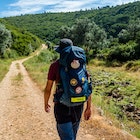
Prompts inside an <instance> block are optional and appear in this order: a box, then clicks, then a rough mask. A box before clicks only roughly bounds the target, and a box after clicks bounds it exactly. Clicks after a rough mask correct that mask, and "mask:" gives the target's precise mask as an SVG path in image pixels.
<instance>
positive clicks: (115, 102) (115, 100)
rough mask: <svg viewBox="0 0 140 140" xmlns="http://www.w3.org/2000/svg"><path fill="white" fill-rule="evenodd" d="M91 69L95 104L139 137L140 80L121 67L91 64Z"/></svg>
mask: <svg viewBox="0 0 140 140" xmlns="http://www.w3.org/2000/svg"><path fill="white" fill-rule="evenodd" d="M89 70H90V72H91V75H92V77H93V87H94V90H93V91H94V94H93V102H94V104H95V105H97V106H98V107H99V108H101V110H103V111H104V113H105V115H107V116H110V115H109V114H110V113H111V114H112V115H113V116H112V118H114V117H115V118H116V119H117V120H119V121H120V122H121V123H122V124H123V126H124V127H125V129H126V130H127V131H129V132H131V133H133V134H135V135H136V136H137V137H139V134H138V133H137V131H139V130H140V127H139V117H138V114H139V111H138V110H139V109H140V103H139V100H140V92H139V90H140V86H139V85H140V80H139V79H138V78H135V77H133V75H132V74H131V75H130V74H129V75H128V73H127V72H126V71H122V70H120V69H118V70H117V69H111V68H110V69H106V68H105V67H100V68H99V67H93V66H91V67H89ZM135 116H137V117H135ZM132 129H133V132H132V131H131V130H132Z"/></svg>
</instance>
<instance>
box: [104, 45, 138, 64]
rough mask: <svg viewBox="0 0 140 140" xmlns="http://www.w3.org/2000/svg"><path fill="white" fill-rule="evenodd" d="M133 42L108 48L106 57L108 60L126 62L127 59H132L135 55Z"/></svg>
mask: <svg viewBox="0 0 140 140" xmlns="http://www.w3.org/2000/svg"><path fill="white" fill-rule="evenodd" d="M135 47H136V44H135V43H127V44H122V45H119V46H114V47H112V48H111V49H110V52H109V53H108V55H107V57H106V59H107V60H109V61H113V60H117V61H120V62H126V61H128V60H134V59H135V56H136V52H135Z"/></svg>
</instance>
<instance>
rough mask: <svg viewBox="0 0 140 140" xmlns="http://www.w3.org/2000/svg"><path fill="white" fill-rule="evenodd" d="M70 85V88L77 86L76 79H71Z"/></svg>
mask: <svg viewBox="0 0 140 140" xmlns="http://www.w3.org/2000/svg"><path fill="white" fill-rule="evenodd" d="M70 84H71V85H72V86H76V85H77V84H78V82H77V80H76V79H74V78H73V79H71V80H70Z"/></svg>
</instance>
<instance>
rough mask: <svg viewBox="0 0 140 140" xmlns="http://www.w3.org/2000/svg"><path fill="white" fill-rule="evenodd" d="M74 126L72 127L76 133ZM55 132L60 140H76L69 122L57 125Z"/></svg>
mask: <svg viewBox="0 0 140 140" xmlns="http://www.w3.org/2000/svg"><path fill="white" fill-rule="evenodd" d="M76 127H77V126H76V125H75V126H74V128H75V131H76ZM57 131H58V134H59V136H60V139H61V140H76V137H75V134H74V131H73V125H72V123H71V122H68V123H63V124H57Z"/></svg>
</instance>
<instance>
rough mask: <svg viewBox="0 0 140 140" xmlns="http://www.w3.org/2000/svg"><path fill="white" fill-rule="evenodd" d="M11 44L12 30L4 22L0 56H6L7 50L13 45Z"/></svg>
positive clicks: (1, 28)
mask: <svg viewBox="0 0 140 140" xmlns="http://www.w3.org/2000/svg"><path fill="white" fill-rule="evenodd" d="M11 44H12V37H11V32H10V31H9V30H8V29H6V27H5V26H4V25H3V24H0V57H4V55H5V53H6V50H7V49H8V48H10V47H11Z"/></svg>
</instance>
